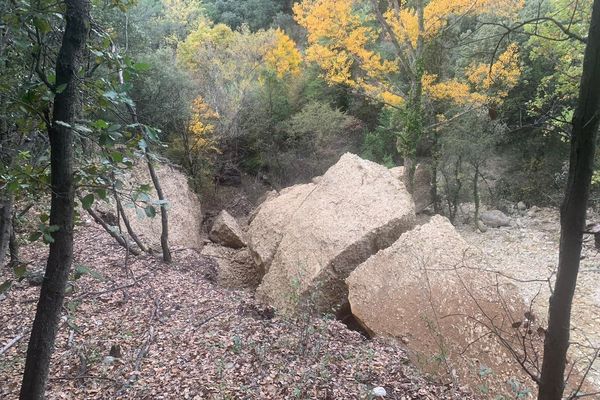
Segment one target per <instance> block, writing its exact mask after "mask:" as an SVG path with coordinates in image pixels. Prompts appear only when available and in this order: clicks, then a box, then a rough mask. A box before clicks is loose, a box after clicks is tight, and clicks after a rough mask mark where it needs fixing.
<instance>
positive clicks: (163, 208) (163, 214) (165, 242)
mask: <svg viewBox="0 0 600 400" xmlns="http://www.w3.org/2000/svg"><path fill="white" fill-rule="evenodd" d="M146 161H147V164H148V171H149V172H150V178H152V183H153V184H154V189H156V194H157V195H158V199H159V200H160V201H161V204H160V222H161V225H162V226H161V228H162V229H161V233H160V247H161V249H162V253H163V261H164V262H166V263H170V262H171V261H172V260H173V257H172V256H171V249H170V248H169V217H168V216H167V205H166V204H165V203H164V201H165V195H164V193H163V191H162V187H161V186H160V181H159V180H158V175H156V171H155V170H154V165H153V164H152V160H151V159H150V154H148V153H146Z"/></svg>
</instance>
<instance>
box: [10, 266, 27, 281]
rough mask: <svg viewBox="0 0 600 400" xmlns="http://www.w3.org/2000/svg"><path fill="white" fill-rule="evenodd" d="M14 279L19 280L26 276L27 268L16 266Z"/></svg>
mask: <svg viewBox="0 0 600 400" xmlns="http://www.w3.org/2000/svg"><path fill="white" fill-rule="evenodd" d="M13 271H14V273H15V277H16V278H17V279H21V278H22V277H24V276H25V274H27V266H26V265H18V266H16V267H15V268H14V270H13Z"/></svg>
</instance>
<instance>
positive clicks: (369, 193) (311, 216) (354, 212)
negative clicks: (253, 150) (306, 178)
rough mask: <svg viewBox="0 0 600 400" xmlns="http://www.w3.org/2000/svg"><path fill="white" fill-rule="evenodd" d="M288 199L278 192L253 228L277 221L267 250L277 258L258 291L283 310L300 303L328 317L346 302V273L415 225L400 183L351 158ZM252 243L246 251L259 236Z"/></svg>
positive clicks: (377, 168)
mask: <svg viewBox="0 0 600 400" xmlns="http://www.w3.org/2000/svg"><path fill="white" fill-rule="evenodd" d="M286 194H287V195H288V196H289V197H290V198H292V199H293V201H285V199H284V198H282V196H283V194H282V195H281V196H279V197H278V198H276V199H274V200H271V202H267V204H264V205H263V206H261V209H260V211H259V213H258V215H257V216H256V218H255V219H254V221H253V222H252V224H251V226H250V232H252V231H253V229H254V227H253V225H255V224H257V222H258V221H262V220H265V221H273V220H277V221H280V222H281V225H279V226H281V227H283V230H281V231H280V232H279V234H278V236H277V237H278V238H280V241H279V243H278V245H277V246H271V247H270V248H269V250H271V251H272V250H275V252H274V256H273V258H272V262H271V263H270V265H269V266H268V273H267V274H266V275H265V277H264V278H263V281H262V283H261V285H260V287H259V288H258V291H257V295H258V296H260V297H261V298H264V299H266V300H267V301H268V302H269V303H271V304H273V305H274V306H275V307H276V308H278V309H280V310H282V311H291V310H293V309H295V308H296V307H297V305H298V304H299V303H301V302H304V301H310V302H311V303H312V308H314V309H318V310H321V311H330V310H331V308H332V307H334V306H337V305H339V304H340V303H341V302H342V301H344V300H345V297H346V287H345V283H344V282H343V280H344V279H345V278H346V277H347V276H348V274H349V273H350V272H351V271H352V270H353V269H354V268H355V267H356V266H357V265H358V264H359V263H361V262H362V261H364V260H366V259H367V258H368V257H369V256H370V255H371V254H373V253H375V252H377V251H378V250H379V249H382V248H385V247H387V246H389V245H391V244H392V243H393V242H394V241H395V240H396V239H397V238H398V237H399V236H400V234H401V233H402V232H404V231H406V230H408V229H410V228H412V226H413V225H414V223H415V214H414V206H413V202H412V199H411V198H410V195H409V194H408V192H407V191H406V189H405V187H404V185H403V183H402V182H400V181H399V180H398V179H396V178H394V176H393V175H392V174H391V173H390V172H389V170H388V169H387V168H385V167H383V166H381V165H379V164H376V163H373V162H370V161H366V160H363V159H361V158H360V157H358V156H355V155H353V154H349V153H347V154H345V155H344V156H342V158H341V159H340V160H339V161H338V163H336V164H335V165H334V166H333V167H331V168H330V169H329V170H328V171H327V172H326V173H325V174H324V175H323V177H322V178H321V179H320V180H319V183H318V184H309V185H303V186H300V187H294V188H291V189H290V190H288V191H287V192H286ZM294 194H295V196H292V195H294ZM275 202H277V203H278V204H277V205H276V204H275ZM269 203H271V204H269ZM280 207H283V213H282V212H281V209H280ZM282 214H283V217H282ZM262 231H264V232H268V230H266V229H263V230H262ZM250 237H251V240H250V243H251V244H250V246H251V248H252V247H253V245H254V243H261V242H260V241H257V240H255V239H254V238H255V237H256V235H253V234H252V233H251V235H250ZM271 240H273V239H271ZM273 244H275V241H273ZM259 250H260V249H259ZM253 252H256V250H255V249H253ZM265 259H267V258H266V257H265Z"/></svg>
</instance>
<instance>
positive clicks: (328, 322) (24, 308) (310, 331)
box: [0, 225, 469, 400]
mask: <svg viewBox="0 0 600 400" xmlns="http://www.w3.org/2000/svg"><path fill="white" fill-rule="evenodd" d="M46 252H47V249H46V248H45V247H44V246H33V245H30V246H27V247H26V248H24V249H23V259H25V260H27V261H29V262H30V264H29V266H28V268H29V269H30V270H36V269H37V270H39V269H41V268H43V265H44V261H45V257H46ZM174 258H175V262H174V263H173V264H171V265H165V264H162V263H161V262H160V261H159V260H157V259H155V258H153V257H149V256H147V257H136V258H134V257H126V254H125V252H124V250H123V249H122V248H120V247H118V246H117V245H116V244H115V243H114V242H113V241H112V239H111V238H110V237H109V236H108V235H107V234H106V233H105V232H104V231H102V230H101V229H99V228H98V227H96V226H95V225H88V226H82V227H79V228H78V229H77V233H76V242H75V263H74V266H75V267H76V268H77V267H80V266H85V267H87V268H88V269H89V270H91V271H93V272H94V273H93V274H89V273H88V274H85V275H84V276H82V277H81V278H80V279H78V280H76V281H74V283H73V290H72V292H71V293H70V294H69V295H68V296H67V299H66V301H65V307H64V313H63V317H62V320H61V327H60V331H59V334H58V337H57V340H56V352H55V353H54V356H53V358H52V367H51V372H50V378H49V383H48V395H47V398H48V400H54V399H368V398H372V396H371V391H372V389H373V388H374V387H376V386H383V387H384V388H385V389H386V391H387V394H388V395H387V396H386V399H406V400H408V399H468V398H469V396H467V395H465V394H464V393H461V391H460V389H459V388H453V387H452V386H451V385H442V384H438V383H432V382H431V381H429V380H427V379H425V378H424V377H423V376H421V375H420V374H419V373H418V372H417V371H416V370H415V369H414V368H413V367H412V366H411V365H410V362H409V361H408V359H407V356H406V353H405V351H404V350H403V348H402V347H401V346H400V345H398V344H395V343H392V342H389V341H386V340H383V339H374V340H368V339H366V338H365V337H363V336H361V335H360V334H359V333H357V332H354V331H350V330H348V329H347V328H346V327H345V326H344V325H343V324H341V323H340V322H338V321H336V320H333V319H328V318H311V317H309V316H306V315H304V316H300V317H299V318H297V319H283V318H281V317H279V316H276V315H274V313H273V310H271V309H270V308H268V307H266V306H264V305H261V304H259V303H257V302H256V301H255V300H254V299H253V297H252V294H250V293H245V292H240V291H229V290H225V289H222V288H219V287H217V286H215V285H214V284H213V283H212V282H211V276H213V275H214V265H212V263H211V261H210V260H209V259H207V258H203V257H202V256H201V255H199V254H198V252H196V251H195V250H189V249H175V251H174ZM93 275H95V276H93ZM10 277H11V273H9V271H6V270H4V271H0V282H3V281H4V280H5V279H8V278H10ZM38 295H39V287H35V286H31V285H30V284H28V283H27V281H26V280H24V281H22V282H20V283H16V284H15V285H14V286H13V288H12V289H11V290H10V291H9V292H8V293H7V294H6V295H5V296H1V297H0V351H2V350H5V345H7V344H10V343H14V344H13V345H12V346H10V348H8V350H6V351H4V352H3V354H1V355H0V398H1V399H17V398H18V390H19V385H20V379H21V374H22V370H23V365H24V356H25V352H26V348H27V339H28V335H29V329H30V327H31V323H32V319H33V316H34V313H35V306H36V301H37V298H38ZM15 339H16V341H15ZM111 348H112V351H111ZM117 353H120V354H117ZM119 355H120V357H117V356H119Z"/></svg>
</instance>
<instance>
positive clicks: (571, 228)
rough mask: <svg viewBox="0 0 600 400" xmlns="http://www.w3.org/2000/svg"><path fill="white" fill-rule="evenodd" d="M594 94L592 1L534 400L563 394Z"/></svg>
mask: <svg viewBox="0 0 600 400" xmlns="http://www.w3.org/2000/svg"><path fill="white" fill-rule="evenodd" d="M599 88H600V0H594V5H593V10H592V20H591V24H590V30H589V34H588V42H587V46H586V49H585V57H584V62H583V72H582V76H581V83H580V89H579V100H578V104H577V109H576V110H575V114H574V116H573V122H572V124H573V128H572V133H571V153H570V165H569V176H568V181H567V188H566V193H565V198H564V200H563V204H562V206H561V215H560V225H561V231H560V252H559V256H558V274H557V276H556V284H555V287H554V292H553V294H552V296H551V297H550V306H549V312H548V314H549V315H548V330H547V333H546V339H545V341H544V360H543V363H542V372H541V379H540V385H539V392H538V399H539V400H560V399H561V398H562V395H563V392H564V388H565V377H564V374H565V364H566V357H567V350H568V348H569V335H570V324H571V307H572V303H573V295H574V293H575V287H576V284H577V275H578V273H579V260H580V256H581V246H582V241H583V231H584V229H585V218H586V210H587V202H588V198H589V192H590V186H591V179H592V174H593V167H594V153H595V146H596V134H597V131H598V123H599V119H598V113H599V111H600V91H599V90H598V89H599Z"/></svg>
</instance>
